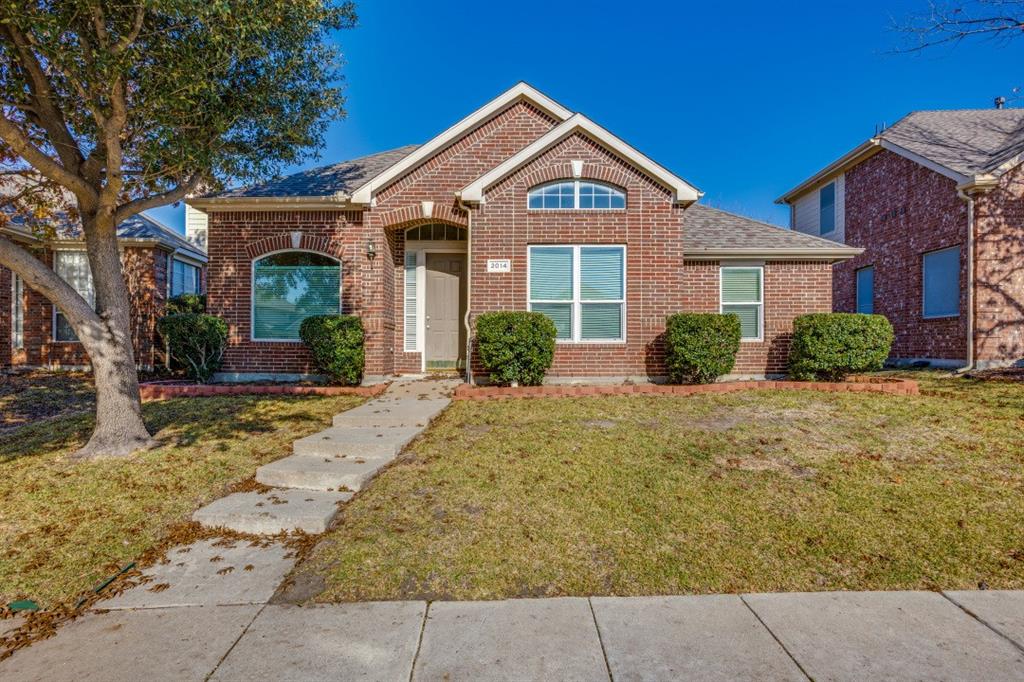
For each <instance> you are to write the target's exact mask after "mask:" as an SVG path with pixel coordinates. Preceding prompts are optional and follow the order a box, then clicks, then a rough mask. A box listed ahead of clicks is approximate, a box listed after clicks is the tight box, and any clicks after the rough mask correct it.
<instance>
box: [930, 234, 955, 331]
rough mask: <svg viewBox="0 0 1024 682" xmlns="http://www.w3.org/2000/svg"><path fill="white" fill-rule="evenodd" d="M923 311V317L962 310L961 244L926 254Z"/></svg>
mask: <svg viewBox="0 0 1024 682" xmlns="http://www.w3.org/2000/svg"><path fill="white" fill-rule="evenodd" d="M922 260H923V262H922V270H923V272H922V273H921V278H922V280H923V286H922V289H923V290H924V291H923V294H924V295H923V296H922V298H923V300H922V313H923V315H924V317H926V318H927V317H956V316H957V315H959V314H960V247H959V246H954V247H953V248H950V249H942V250H941V251H932V252H931V253H926V254H924V258H923V259H922Z"/></svg>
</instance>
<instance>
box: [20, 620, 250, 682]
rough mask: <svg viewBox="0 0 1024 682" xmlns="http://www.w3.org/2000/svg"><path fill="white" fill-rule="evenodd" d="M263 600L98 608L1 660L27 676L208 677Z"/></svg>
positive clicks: (54, 680)
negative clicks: (254, 603) (101, 610)
mask: <svg viewBox="0 0 1024 682" xmlns="http://www.w3.org/2000/svg"><path fill="white" fill-rule="evenodd" d="M260 608H262V607H260V606H216V607H209V606H202V607H193V608H173V609H145V610H141V611H111V612H109V613H94V614H89V615H86V616H83V617H82V618H79V619H78V620H76V621H74V622H72V623H69V624H68V625H66V626H64V627H62V628H61V629H60V631H59V632H58V633H57V635H56V636H55V637H51V638H50V639H45V640H43V641H41V642H36V643H35V644H33V645H32V646H30V647H28V648H27V649H23V650H21V651H18V652H17V653H15V654H14V655H13V656H11V657H10V658H8V659H7V660H5V661H2V662H0V679H3V680H18V681H19V682H35V681H36V680H40V681H44V680H45V681H46V682H65V681H66V682H85V681H90V682H91V681H93V680H96V681H103V682H121V681H122V680H123V681H125V682H137V681H138V680H148V681H153V682H164V681H167V682H172V681H173V682H189V681H192V680H195V681H197V682H198V681H200V680H204V679H205V678H206V676H207V675H209V673H210V671H212V670H213V669H214V668H215V667H216V666H217V662H218V661H220V660H221V658H223V657H224V654H226V653H227V652H228V650H229V649H230V648H231V646H232V645H233V644H234V643H235V641H236V640H237V639H238V637H239V635H241V634H242V632H243V631H244V630H245V628H246V626H247V625H249V623H251V622H252V619H253V618H254V617H255V616H256V613H257V612H258V611H259V610H260Z"/></svg>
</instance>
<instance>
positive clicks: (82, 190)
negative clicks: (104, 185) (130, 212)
mask: <svg viewBox="0 0 1024 682" xmlns="http://www.w3.org/2000/svg"><path fill="white" fill-rule="evenodd" d="M0 138H2V139H3V141H4V142H6V143H7V145H8V146H9V147H10V148H11V150H12V151H13V152H14V153H15V154H17V155H19V156H21V157H22V158H23V159H25V161H27V162H28V163H29V164H31V165H32V166H33V167H34V168H35V169H36V170H37V171H39V172H40V173H41V174H42V175H44V176H45V177H47V178H49V179H50V180H52V181H54V182H56V183H58V184H61V185H64V186H65V187H67V188H68V189H69V190H71V191H72V192H74V193H75V195H76V196H77V197H79V199H84V200H85V202H86V203H87V204H89V203H93V202H95V201H96V200H97V199H98V198H99V197H98V196H97V194H96V190H95V189H93V187H92V186H90V185H89V183H87V182H86V181H85V180H83V179H82V178H81V177H79V176H78V175H77V174H75V173H72V172H70V171H69V170H68V169H66V168H64V166H62V165H60V164H59V163H57V162H56V161H54V160H53V159H51V158H50V157H49V156H47V155H46V154H45V153H43V151H42V150H40V149H39V148H38V147H36V146H35V145H34V144H32V141H31V140H29V138H28V136H26V135H25V133H24V131H22V130H21V128H20V127H19V126H18V125H17V124H16V123H15V122H14V121H12V120H10V119H9V118H7V117H6V116H0Z"/></svg>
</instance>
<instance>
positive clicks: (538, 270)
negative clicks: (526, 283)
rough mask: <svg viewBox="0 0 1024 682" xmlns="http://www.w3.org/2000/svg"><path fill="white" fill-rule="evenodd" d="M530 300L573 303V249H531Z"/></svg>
mask: <svg viewBox="0 0 1024 682" xmlns="http://www.w3.org/2000/svg"><path fill="white" fill-rule="evenodd" d="M530 298H531V299H533V300H537V301H571V300H572V298H573V286H572V249H571V248H564V247H538V248H534V249H530Z"/></svg>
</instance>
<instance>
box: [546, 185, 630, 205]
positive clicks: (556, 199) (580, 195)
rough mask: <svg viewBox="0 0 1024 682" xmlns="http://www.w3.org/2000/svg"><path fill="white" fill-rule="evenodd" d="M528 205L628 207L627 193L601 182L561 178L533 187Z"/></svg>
mask: <svg viewBox="0 0 1024 682" xmlns="http://www.w3.org/2000/svg"><path fill="white" fill-rule="evenodd" d="M527 206H529V207H530V208H534V209H547V210H551V209H602V208H606V209H612V208H626V193H625V192H624V191H623V190H621V189H619V188H618V187H613V186H612V185H606V184H604V183H600V182H589V181H586V180H559V181H558V182H550V183H548V184H546V185H538V186H537V187H534V188H533V189H531V190H530V192H529V193H528V195H527Z"/></svg>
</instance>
